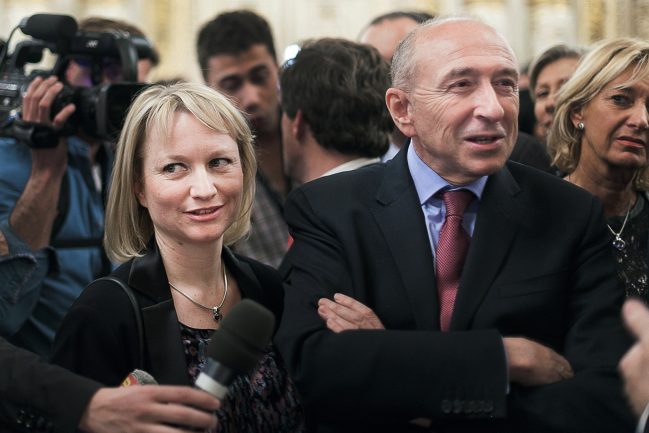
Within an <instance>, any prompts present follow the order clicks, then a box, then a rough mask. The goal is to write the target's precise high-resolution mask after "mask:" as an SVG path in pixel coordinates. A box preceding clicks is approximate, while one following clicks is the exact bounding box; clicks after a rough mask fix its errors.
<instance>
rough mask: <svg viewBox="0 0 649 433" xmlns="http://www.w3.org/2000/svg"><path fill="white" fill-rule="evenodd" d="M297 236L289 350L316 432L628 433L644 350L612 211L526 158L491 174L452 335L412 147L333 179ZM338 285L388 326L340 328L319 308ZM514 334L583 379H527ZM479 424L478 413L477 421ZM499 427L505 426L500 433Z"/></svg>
mask: <svg viewBox="0 0 649 433" xmlns="http://www.w3.org/2000/svg"><path fill="white" fill-rule="evenodd" d="M285 215H286V219H287V222H288V224H289V227H290V231H291V234H292V236H293V238H294V243H293V246H292V248H291V249H290V250H289V252H288V254H287V256H286V258H285V262H284V263H283V266H282V272H283V273H284V276H285V290H286V292H285V306H284V316H283V320H282V323H281V325H280V330H279V332H278V335H277V338H276V343H277V345H278V347H279V349H280V351H281V352H282V355H283V357H284V359H285V360H286V361H287V363H288V365H289V371H290V372H291V373H292V374H293V376H294V379H295V381H296V384H297V386H298V389H299V390H300V391H301V392H302V397H303V399H304V402H305V403H306V407H307V411H308V412H309V420H310V421H309V422H310V423H311V427H312V430H314V431H332V432H333V431H337V432H342V431H350V432H351V431H354V432H359V431H372V432H377V431H386V432H387V431H407V430H413V431H414V430H415V428H414V427H413V426H412V425H411V424H409V423H408V421H409V420H411V419H413V418H419V417H426V418H431V419H433V421H434V425H435V426H436V427H437V429H438V430H441V431H486V430H487V429H493V431H497V432H505V431H515V432H531V431H541V432H562V433H565V432H580V433H583V432H613V431H616V432H623V431H631V430H632V424H633V422H632V419H631V415H630V413H629V412H628V411H627V408H626V404H625V401H624V399H623V396H622V393H621V384H620V380H619V378H618V375H617V371H616V365H617V362H618V360H619V359H620V357H621V356H622V354H623V353H624V352H625V350H626V349H627V348H628V347H629V340H628V337H627V336H626V333H625V332H624V330H623V329H622V326H621V321H620V318H619V309H620V306H621V303H622V300H623V291H622V289H621V288H620V287H619V286H618V282H617V277H616V274H615V269H614V263H613V260H612V258H611V255H610V252H609V248H608V244H607V236H606V228H605V225H604V221H603V216H602V207H601V204H600V203H599V202H598V201H597V200H596V199H595V198H593V197H592V196H591V195H590V194H588V193H587V192H585V191H583V190H581V189H579V188H576V187H574V186H572V185H570V184H568V183H567V182H564V181H562V180H560V179H557V178H554V177H552V176H550V175H548V174H545V173H541V172H539V171H537V170H534V169H530V168H528V167H525V166H522V165H520V164H517V163H513V162H509V163H507V166H506V167H505V168H503V169H502V170H500V171H499V172H497V173H496V174H494V175H492V176H490V178H489V180H488V182H487V185H486V187H485V190H484V195H483V197H482V201H481V203H480V207H479V210H478V215H477V221H476V226H475V230H474V233H473V237H472V241H471V246H470V249H469V252H468V257H467V260H466V264H465V267H464V271H463V273H462V279H461V282H460V287H459V291H458V295H457V299H456V304H455V309H454V314H453V317H452V321H451V330H450V332H440V331H439V305H438V300H437V290H436V287H435V272H434V265H433V263H434V260H433V254H432V251H431V247H430V243H429V238H428V233H427V231H426V227H425V223H424V218H423V214H422V211H421V208H420V205H419V199H418V197H417V193H416V191H415V187H414V183H413V181H412V178H411V176H410V174H409V171H408V167H407V161H406V150H405V149H403V150H402V151H401V152H400V153H399V154H398V155H397V156H396V157H395V159H393V160H392V161H390V162H388V163H387V164H381V165H374V166H371V167H367V168H362V169H359V170H356V171H353V172H348V173H343V174H340V175H336V176H329V177H326V178H322V179H319V180H317V181H314V182H311V183H308V184H305V185H304V186H303V187H301V188H299V189H298V190H296V191H294V192H293V193H292V194H291V195H290V197H289V200H288V202H287V204H286V212H285ZM335 292H342V293H345V294H348V295H350V296H352V297H354V298H356V299H358V300H359V301H361V302H363V303H364V304H366V305H368V306H369V307H370V308H372V309H373V310H374V311H375V312H376V313H377V314H378V316H379V318H380V319H381V321H382V322H383V324H384V325H385V327H386V329H387V330H385V331H351V332H343V333H340V334H334V333H332V332H330V331H328V330H327V329H326V327H325V324H324V322H323V321H322V320H321V319H320V318H319V317H318V315H317V312H316V310H317V307H316V303H317V301H318V299H319V298H321V297H331V296H332V294H333V293H335ZM502 336H524V337H527V338H529V339H533V340H535V341H537V342H539V343H541V344H544V345H546V346H549V347H551V348H552V349H554V350H556V351H557V352H559V353H561V354H563V355H564V356H565V357H566V358H567V359H568V360H569V362H570V364H571V365H572V367H573V369H574V371H575V377H574V378H573V379H571V380H565V381H562V382H559V383H556V384H553V385H548V386H542V387H532V388H525V387H520V386H516V385H511V387H510V390H509V393H507V391H506V390H507V370H506V360H505V353H504V349H503V343H502ZM468 419H471V420H468ZM489 431H491V430H489Z"/></svg>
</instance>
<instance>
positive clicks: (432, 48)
mask: <svg viewBox="0 0 649 433" xmlns="http://www.w3.org/2000/svg"><path fill="white" fill-rule="evenodd" d="M415 45H416V49H415V51H416V53H415V56H416V60H417V63H418V64H420V63H422V62H430V61H434V59H438V61H437V62H436V64H437V65H438V66H439V67H442V68H443V67H444V65H445V64H447V63H450V62H453V61H457V60H460V59H475V60H478V61H492V62H493V63H501V64H502V65H503V68H507V69H513V70H515V71H516V75H518V62H517V60H516V55H515V54H514V52H513V50H512V49H511V47H510V45H509V43H508V42H507V41H506V40H505V39H504V38H503V37H502V36H501V35H500V34H499V33H498V32H496V31H495V30H494V29H493V28H491V27H489V26H487V25H485V24H482V23H480V22H477V21H451V22H446V23H443V24H440V25H438V26H433V27H430V28H427V29H422V31H421V33H420V34H418V35H417V39H416V44H415Z"/></svg>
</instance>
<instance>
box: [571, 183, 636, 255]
mask: <svg viewBox="0 0 649 433" xmlns="http://www.w3.org/2000/svg"><path fill="white" fill-rule="evenodd" d="M571 175H572V173H571V174H569V175H568V176H566V180H567V181H568V182H570V183H572V182H571V181H570V176H571ZM632 204H633V198H632V199H631V200H629V206H628V208H627V210H626V215H625V216H624V221H623V222H622V227H621V228H620V231H619V232H616V231H615V230H613V228H612V227H611V225H610V224H609V223H606V227H608V229H609V230H610V232H611V234H612V235H613V236H614V238H613V241H612V242H611V244H612V245H613V248H615V249H616V250H618V251H624V249H625V248H626V242H625V241H624V239H622V232H623V231H624V227H626V222H627V221H628V220H629V214H630V213H631V205H632Z"/></svg>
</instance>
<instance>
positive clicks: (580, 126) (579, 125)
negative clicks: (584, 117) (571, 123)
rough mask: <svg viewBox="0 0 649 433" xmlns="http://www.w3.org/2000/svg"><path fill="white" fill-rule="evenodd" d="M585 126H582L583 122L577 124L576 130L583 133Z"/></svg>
mask: <svg viewBox="0 0 649 433" xmlns="http://www.w3.org/2000/svg"><path fill="white" fill-rule="evenodd" d="M585 127H586V126H585V125H584V122H579V123H578V124H577V129H578V130H580V131H583V130H584V128H585Z"/></svg>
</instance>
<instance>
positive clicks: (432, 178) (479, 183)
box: [407, 142, 488, 205]
mask: <svg viewBox="0 0 649 433" xmlns="http://www.w3.org/2000/svg"><path fill="white" fill-rule="evenodd" d="M407 158H408V169H409V170H410V175H411V176H412V180H413V181H414V183H415V189H416V190H417V196H419V203H420V204H422V205H423V204H424V203H426V202H427V201H428V200H429V199H430V198H431V197H432V196H433V195H435V194H437V193H438V192H439V191H440V190H444V189H449V190H453V189H468V190H469V191H471V192H472V193H473V194H475V196H476V197H478V200H480V198H481V197H482V192H483V191H484V187H485V184H486V183H487V178H488V176H482V177H481V178H478V179H476V180H474V181H473V182H471V183H469V184H466V185H461V186H458V185H451V184H449V183H448V182H447V181H446V180H444V179H443V178H442V177H441V176H440V175H438V174H437V173H436V172H435V170H433V169H432V168H430V167H429V166H427V165H426V163H425V162H424V161H422V160H421V158H420V157H419V155H417V152H415V146H413V145H412V142H411V144H410V146H408V155H407Z"/></svg>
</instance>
